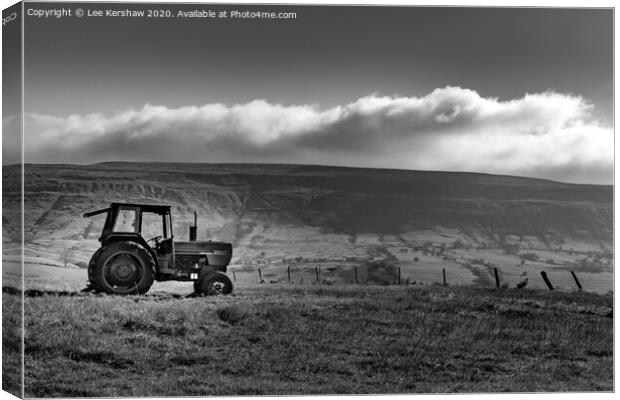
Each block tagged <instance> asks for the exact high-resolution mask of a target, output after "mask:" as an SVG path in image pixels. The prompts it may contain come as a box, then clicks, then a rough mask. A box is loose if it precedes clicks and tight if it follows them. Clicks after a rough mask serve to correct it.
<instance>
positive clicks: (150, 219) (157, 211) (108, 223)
mask: <svg viewBox="0 0 620 400" xmlns="http://www.w3.org/2000/svg"><path fill="white" fill-rule="evenodd" d="M103 213H107V217H106V220H105V224H104V225H103V229H102V231H101V236H100V237H99V242H101V244H102V245H105V244H106V243H108V242H110V241H116V240H123V239H129V240H135V241H137V242H138V243H140V244H142V245H143V246H145V247H148V248H149V249H151V250H152V251H154V252H156V253H158V254H162V255H163V254H174V243H173V241H172V239H173V237H174V236H173V234H172V216H171V214H170V206H168V205H147V204H131V203H111V204H110V207H108V208H104V209H101V210H97V211H92V212H89V213H86V214H84V217H85V218H86V217H92V216H94V215H98V214H103Z"/></svg>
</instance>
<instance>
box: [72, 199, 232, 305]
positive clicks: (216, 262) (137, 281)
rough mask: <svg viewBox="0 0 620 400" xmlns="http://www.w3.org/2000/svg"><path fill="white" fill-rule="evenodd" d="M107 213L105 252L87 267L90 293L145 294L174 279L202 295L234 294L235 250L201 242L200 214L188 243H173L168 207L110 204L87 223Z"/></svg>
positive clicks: (103, 239) (102, 240)
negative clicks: (228, 270) (232, 268)
mask: <svg viewBox="0 0 620 400" xmlns="http://www.w3.org/2000/svg"><path fill="white" fill-rule="evenodd" d="M104 213H105V214H107V216H106V220H105V224H104V225H103V230H102V232H101V236H100V237H99V242H100V243H101V247H100V248H99V249H97V251H95V253H94V254H93V256H92V257H91V259H90V262H89V263H88V280H89V282H90V285H89V287H88V288H87V290H94V291H96V292H103V293H108V294H144V293H146V292H147V291H148V290H149V289H150V287H151V285H152V284H153V281H170V280H173V281H186V282H193V283H194V292H195V293H196V294H198V295H216V294H228V293H230V292H232V288H233V286H232V282H231V281H230V278H229V277H228V276H227V275H226V267H227V266H228V263H229V262H230V259H231V257H232V245H231V244H230V243H223V242H215V241H210V240H209V241H196V232H197V217H196V212H194V226H190V227H189V241H186V242H177V241H174V236H173V234H172V215H171V213H170V206H169V205H152V204H132V203H111V204H110V206H109V207H108V208H104V209H101V210H97V211H92V212H88V213H86V214H84V218H88V217H92V216H95V215H99V214H104ZM145 236H146V237H148V238H146V239H145Z"/></svg>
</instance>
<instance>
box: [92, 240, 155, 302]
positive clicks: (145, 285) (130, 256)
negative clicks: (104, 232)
mask: <svg viewBox="0 0 620 400" xmlns="http://www.w3.org/2000/svg"><path fill="white" fill-rule="evenodd" d="M94 261H95V262H94V266H93V267H94V268H93V270H92V273H89V275H90V276H89V280H90V282H91V284H92V285H93V287H94V288H95V290H97V291H99V292H104V293H109V294H144V293H146V292H147V291H148V290H149V289H150V288H151V285H152V284H153V279H154V271H155V261H154V260H153V257H152V256H151V254H149V252H148V251H147V250H146V249H145V248H144V246H142V245H140V244H139V243H135V242H130V241H124V242H113V243H110V244H108V245H106V246H104V247H102V248H101V249H100V251H98V254H96V260H94ZM89 272H90V271H89Z"/></svg>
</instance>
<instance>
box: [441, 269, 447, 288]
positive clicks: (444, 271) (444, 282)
mask: <svg viewBox="0 0 620 400" xmlns="http://www.w3.org/2000/svg"><path fill="white" fill-rule="evenodd" d="M441 272H442V274H443V285H444V286H446V285H448V282H447V281H446V269H445V268H444V269H442V270H441Z"/></svg>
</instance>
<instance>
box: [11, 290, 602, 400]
mask: <svg viewBox="0 0 620 400" xmlns="http://www.w3.org/2000/svg"><path fill="white" fill-rule="evenodd" d="M17 299H19V296H17V295H15V294H10V293H3V304H4V307H5V313H6V312H10V308H9V309H6V307H11V306H12V305H15V304H18V303H17V302H16V300H17ZM611 303H612V296H611V295H595V294H588V293H561V292H536V291H529V290H484V289H475V288H467V287H440V286H424V287H419V286H418V287H404V286H391V287H390V286H388V287H379V286H368V287H364V286H323V287H320V286H287V285H270V286H246V287H239V288H237V289H236V292H235V293H233V294H232V295H230V296H226V297H218V298H184V297H181V296H173V295H166V294H152V295H147V296H141V297H117V296H105V295H96V296H95V295H78V296H66V295H53V294H43V295H41V296H37V297H28V296H27V297H26V298H25V318H26V325H25V328H26V330H25V367H26V372H25V385H26V386H25V394H26V396H30V397H33V396H34V397H47V396H62V397H71V396H79V397H88V396H97V397H107V396H191V395H258V394H317V393H321V394H335V393H405V392H407V393H413V392H426V393H430V392H447V393H452V392H499V391H519V392H531V391H611V390H613V381H612V380H613V319H612V318H610V316H611V315H610V311H611ZM3 323H4V324H5V329H4V331H3V341H4V344H5V351H7V352H8V353H9V354H5V359H6V357H7V356H9V357H10V356H11V354H10V352H13V351H14V352H17V351H18V348H17V347H15V346H9V347H6V344H7V343H9V342H12V341H14V340H15V339H16V336H15V335H18V330H17V329H6V328H7V326H6V324H9V325H11V324H15V321H13V320H10V319H5V320H4V321H3ZM13 328H15V327H13ZM11 335H13V337H11ZM16 355H17V354H13V356H16ZM7 378H8V379H12V378H11V377H10V376H8V377H7ZM15 379H17V377H15Z"/></svg>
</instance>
